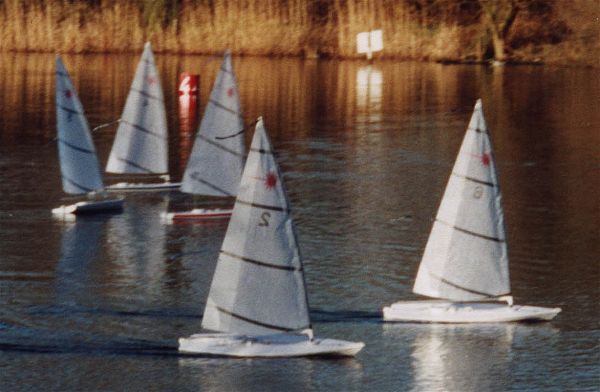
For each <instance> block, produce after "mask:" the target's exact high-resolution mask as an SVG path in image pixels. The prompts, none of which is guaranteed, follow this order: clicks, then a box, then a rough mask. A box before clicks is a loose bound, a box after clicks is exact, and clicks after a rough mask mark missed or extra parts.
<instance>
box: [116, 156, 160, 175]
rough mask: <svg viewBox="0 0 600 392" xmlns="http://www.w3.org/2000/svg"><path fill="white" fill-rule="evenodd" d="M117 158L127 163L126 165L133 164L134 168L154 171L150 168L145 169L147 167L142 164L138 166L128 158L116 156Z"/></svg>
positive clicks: (149, 171)
mask: <svg viewBox="0 0 600 392" xmlns="http://www.w3.org/2000/svg"><path fill="white" fill-rule="evenodd" d="M117 159H118V160H120V161H121V162H125V163H126V164H128V165H130V166H133V167H135V168H137V169H140V170H143V171H145V172H148V173H152V174H153V173H154V172H153V171H152V170H150V169H147V168H145V167H143V166H140V165H138V164H137V163H135V162H132V161H130V160H129V159H125V158H118V157H117Z"/></svg>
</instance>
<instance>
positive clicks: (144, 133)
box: [106, 42, 169, 174]
mask: <svg viewBox="0 0 600 392" xmlns="http://www.w3.org/2000/svg"><path fill="white" fill-rule="evenodd" d="M106 171H107V172H109V173H131V174H163V173H167V172H168V171H169V168H168V135H167V117H166V112H165V102H164V98H163V92H162V88H161V85H160V80H159V75H158V71H157V69H156V64H155V62H154V55H153V54H152V48H151V47H150V43H149V42H146V44H145V45H144V52H143V54H142V58H141V60H140V62H139V64H138V66H137V70H136V72H135V77H134V79H133V82H132V84H131V88H130V89H129V95H128V96H127V101H126V103H125V108H124V109H123V114H122V115H121V119H120V120H119V127H118V128H117V134H116V136H115V141H114V143H113V147H112V150H111V152H110V156H109V158H108V163H107V165H106Z"/></svg>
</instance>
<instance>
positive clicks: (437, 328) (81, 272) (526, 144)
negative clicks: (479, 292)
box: [0, 54, 600, 391]
mask: <svg viewBox="0 0 600 392" xmlns="http://www.w3.org/2000/svg"><path fill="white" fill-rule="evenodd" d="M157 59H158V66H159V68H160V71H161V77H162V83H163V87H164V89H165V98H166V104H167V112H168V114H169V126H170V132H171V133H170V167H171V174H172V176H173V177H174V178H175V179H177V178H179V177H180V176H181V174H182V172H183V170H184V167H185V162H186V160H187V156H188V154H189V151H190V149H191V143H192V141H193V132H192V133H191V132H190V129H189V127H188V126H187V125H186V124H187V121H188V119H185V118H180V117H179V110H178V98H177V94H176V85H177V76H178V74H179V73H180V72H183V71H189V72H196V73H200V83H201V89H200V91H201V94H200V105H199V111H200V113H201V112H202V111H203V107H204V104H205V102H206V100H207V97H208V94H209V92H210V86H211V85H212V81H213V79H214V77H215V75H216V72H217V70H218V68H219V66H220V61H221V60H220V59H219V58H213V57H200V56H196V57H195V56H188V57H174V56H157ZM64 61H65V64H66V66H67V68H68V69H69V71H70V73H71V76H72V78H73V81H74V84H75V86H76V87H77V88H78V90H79V95H80V97H81V100H82V103H83V106H84V109H85V111H86V114H87V117H88V119H89V122H90V124H91V126H96V125H99V124H102V123H105V122H109V121H112V120H115V119H117V118H118V117H119V116H120V112H121V110H122V107H123V105H124V103H125V99H126V94H127V91H128V87H129V84H130V82H131V79H132V77H133V72H134V69H135V65H136V62H137V56H130V55H106V56H101V55H93V56H65V57H64ZM53 62H54V59H53V56H50V55H41V54H40V55H37V54H32V55H21V54H2V55H1V57H0V180H1V181H0V368H1V370H0V390H19V389H22V390H25V389H38V390H145V389H156V390H206V391H225V390H226V391H236V390H239V391H253V390H256V391H263V390H289V391H296V390H298V391H306V390H309V391H310V390H344V391H351V390H377V391H386V390H389V391H397V390H415V391H438V390H440V391H441V390H447V391H482V390H486V391H506V390H519V391H521V390H532V391H533V390H575V389H576V390H590V391H595V390H598V388H600V376H599V374H600V373H599V372H598V369H599V366H600V346H599V342H600V283H599V282H600V265H599V260H598V256H599V254H600V252H599V245H598V243H599V242H600V241H599V239H600V232H599V221H600V211H599V198H598V195H599V194H600V181H598V175H599V174H600V152H599V151H600V131H599V130H600V112H599V111H598V107H599V104H600V92H599V90H598V88H597V87H598V86H599V85H600V76H599V75H598V72H596V71H595V70H591V69H576V68H559V67H541V66H537V67H536V66H532V67H529V66H519V67H504V68H502V67H500V68H488V67H484V66H467V65H460V66H443V65H439V64H419V63H401V62H382V63H374V64H372V65H368V64H366V63H362V62H337V61H310V60H296V59H264V58H235V59H234V67H235V69H236V72H237V76H238V80H239V85H240V92H241V94H242V97H241V98H242V107H243V110H244V113H245V118H246V122H247V123H248V124H251V123H252V122H253V121H254V120H255V119H256V117H257V116H259V115H262V116H263V117H264V119H265V124H266V127H267V130H268V132H269V134H270V135H271V138H272V141H273V144H274V147H275V149H276V150H277V154H278V155H277V158H278V161H279V163H280V165H281V167H282V171H283V173H284V178H285V182H286V185H287V188H288V192H289V195H290V199H291V204H292V210H293V216H294V219H295V222H296V226H297V231H298V235H299V241H300V246H301V251H302V253H303V256H304V258H305V269H306V281H307V285H308V294H309V301H310V306H311V318H312V319H313V323H314V327H315V332H316V334H317V336H323V337H335V338H342V339H347V340H362V341H364V342H365V343H366V344H367V346H366V347H365V349H364V350H363V351H362V352H361V353H360V354H359V355H358V356H357V357H356V358H354V359H346V360H320V359H312V360H311V359H278V360H256V359H248V360H231V359H219V358H197V357H185V356H179V355H177V352H176V339H177V338H178V337H180V336H184V335H188V334H191V333H194V332H198V331H199V330H200V322H201V317H202V311H203V307H204V302H205V300H206V296H207V294H208V288H209V285H210V281H211V278H212V273H213V271H214V267H215V261H216V257H217V254H218V251H219V248H220V245H221V241H222V239H223V235H224V233H225V230H226V224H224V223H213V224H208V225H174V226H172V225H165V224H164V223H162V222H161V220H160V219H159V214H160V212H162V211H165V210H167V209H169V210H175V209H183V208H186V207H191V206H192V205H196V206H202V205H218V206H221V205H227V203H230V201H228V200H218V199H214V198H203V197H195V198H194V197H191V196H186V195H182V194H179V193H175V192H173V193H156V194H138V195H127V201H126V207H125V210H124V212H123V213H122V214H120V215H113V216H101V217H86V218H78V219H77V221H76V222H62V221H58V220H56V219H53V218H52V217H51V215H50V209H51V208H53V207H56V206H58V205H60V204H61V203H64V202H65V200H64V198H65V196H64V194H63V193H62V190H61V185H60V178H59V168H58V162H57V156H58V154H57V151H56V145H55V142H54V141H53V138H54V136H55V132H56V131H55V113H54V69H53ZM479 97H481V98H482V99H483V104H484V111H485V114H486V117H487V120H488V125H489V127H490V130H491V135H492V141H493V143H494V146H495V148H496V151H495V152H496V158H497V160H498V171H499V176H500V184H501V188H502V191H503V197H504V208H505V222H506V226H507V232H508V241H509V242H508V243H509V256H510V272H511V281H512V291H513V294H514V296H515V301H516V303H518V304H530V305H539V306H552V307H554V306H560V307H562V308H563V312H562V313H560V314H559V315H558V316H557V318H556V319H555V320H554V321H552V322H548V323H538V324H506V325H500V324H499V325H482V326H457V325H427V324H384V323H382V322H381V308H382V306H384V305H387V304H390V303H392V302H394V301H396V300H400V299H416V298H417V297H416V296H415V295H414V294H412V292H411V290H412V284H413V281H414V276H415V274H416V271H417V268H418V263H419V261H420V257H421V254H422V251H423V248H424V246H425V243H426V241H427V237H428V234H429V230H430V228H431V224H432V219H433V217H434V216H435V213H436V210H437V207H438V205H439V202H440V198H441V196H442V193H443V191H444V187H445V184H446V181H447V179H448V176H449V173H450V169H451V167H452V165H453V163H454V159H455V157H456V154H457V152H458V148H459V146H460V143H461V141H462V137H463V135H464V132H465V129H466V126H467V123H468V120H469V117H470V115H471V111H472V107H473V104H474V103H475V100H476V99H477V98H479ZM114 132H115V127H108V128H105V129H102V130H99V131H97V132H96V133H95V135H94V140H95V142H96V146H97V149H98V152H99V156H100V160H101V162H102V163H103V164H104V163H105V162H106V159H107V157H108V153H109V149H110V146H111V143H112V140H113V138H114ZM250 136H251V132H250V133H249V134H248V140H249V139H250ZM105 180H106V182H109V183H110V182H115V181H117V180H118V179H117V178H116V177H115V176H105Z"/></svg>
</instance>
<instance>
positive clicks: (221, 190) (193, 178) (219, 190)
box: [189, 172, 235, 196]
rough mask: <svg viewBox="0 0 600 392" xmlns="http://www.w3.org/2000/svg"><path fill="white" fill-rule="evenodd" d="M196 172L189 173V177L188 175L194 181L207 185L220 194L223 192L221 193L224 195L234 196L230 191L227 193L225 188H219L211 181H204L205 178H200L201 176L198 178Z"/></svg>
mask: <svg viewBox="0 0 600 392" xmlns="http://www.w3.org/2000/svg"><path fill="white" fill-rule="evenodd" d="M196 174H197V172H194V173H192V174H191V175H190V176H189V177H190V178H191V179H192V180H194V181H196V182H199V183H201V184H204V185H206V186H207V187H209V188H212V189H214V190H215V191H217V192H219V193H222V194H223V195H225V196H235V195H232V194H231V193H229V192H227V191H225V190H223V189H221V188H219V187H218V186H216V185H214V184H212V183H210V182H208V181H206V180H204V179H202V178H198V177H197V176H196Z"/></svg>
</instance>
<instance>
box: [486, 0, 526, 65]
mask: <svg viewBox="0 0 600 392" xmlns="http://www.w3.org/2000/svg"><path fill="white" fill-rule="evenodd" d="M478 1H479V5H480V6H481V9H482V11H483V15H484V20H485V24H486V25H487V29H488V31H489V32H490V34H491V36H492V47H493V49H494V60H495V61H500V62H504V61H506V60H507V53H506V45H505V44H506V37H507V36H508V32H509V31H510V28H511V27H512V25H513V23H514V21H515V19H516V17H517V13H518V12H519V6H518V4H517V0H478Z"/></svg>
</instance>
